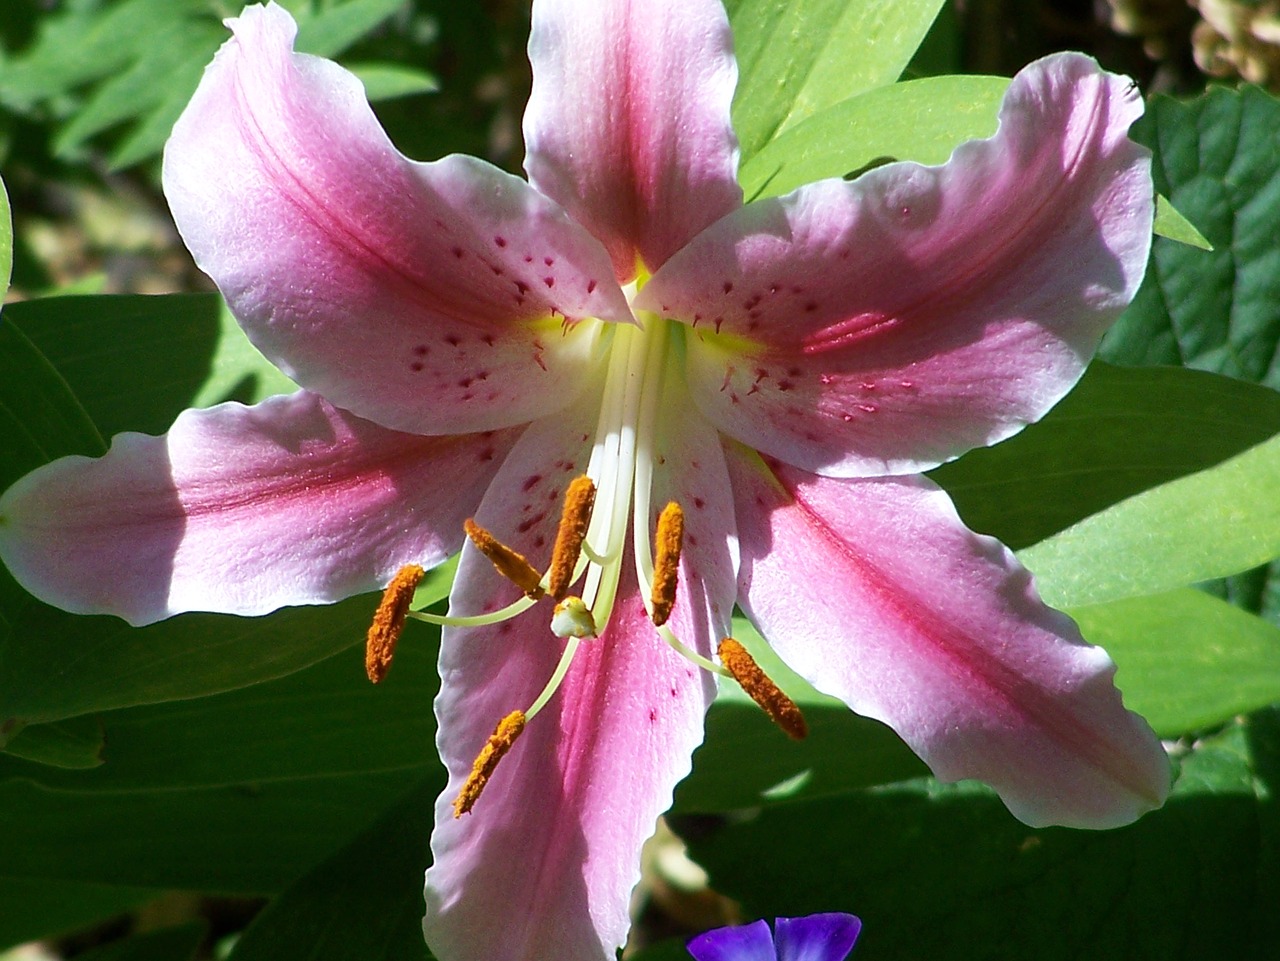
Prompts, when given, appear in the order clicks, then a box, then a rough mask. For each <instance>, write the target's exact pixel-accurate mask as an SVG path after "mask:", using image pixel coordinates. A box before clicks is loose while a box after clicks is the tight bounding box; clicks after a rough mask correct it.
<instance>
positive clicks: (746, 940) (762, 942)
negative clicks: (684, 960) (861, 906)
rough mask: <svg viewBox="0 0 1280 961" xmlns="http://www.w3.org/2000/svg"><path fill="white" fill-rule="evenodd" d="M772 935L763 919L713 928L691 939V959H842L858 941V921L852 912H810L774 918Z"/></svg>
mask: <svg viewBox="0 0 1280 961" xmlns="http://www.w3.org/2000/svg"><path fill="white" fill-rule="evenodd" d="M774 930H775V934H773V935H770V934H769V924H768V922H767V921H763V920H761V921H753V922H752V923H751V924H743V925H738V926H736V927H729V928H716V929H715V930H714V931H707V932H705V933H704V934H700V935H698V936H697V937H696V938H693V939H692V940H691V941H690V942H689V944H688V949H689V953H690V954H691V955H693V957H694V959H695V961H845V959H846V958H848V957H849V952H850V951H852V950H853V944H854V942H855V941H857V940H858V932H860V931H861V930H862V922H861V921H859V920H858V919H857V918H856V917H854V916H853V915H852V914H840V913H836V912H832V913H830V914H810V915H808V916H806V917H803V918H778V919H777V920H776V921H774Z"/></svg>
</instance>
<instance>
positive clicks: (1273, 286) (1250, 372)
mask: <svg viewBox="0 0 1280 961" xmlns="http://www.w3.org/2000/svg"><path fill="white" fill-rule="evenodd" d="M1277 129H1280V101H1277V100H1276V99H1275V98H1274V97H1272V96H1271V95H1270V94H1267V93H1265V92H1264V91H1262V90H1259V89H1257V88H1256V87H1244V88H1243V89H1242V90H1240V91H1239V92H1236V91H1232V90H1228V89H1226V88H1224V87H1213V88H1211V89H1210V90H1209V92H1208V93H1207V94H1205V95H1204V96H1203V97H1200V98H1199V99H1197V100H1193V101H1191V102H1190V103H1181V102H1179V101H1176V100H1173V99H1171V98H1168V97H1162V96H1157V97H1153V98H1152V100H1151V103H1150V106H1149V109H1148V112H1147V115H1146V116H1145V117H1144V118H1143V119H1142V120H1140V121H1139V122H1138V123H1137V124H1135V125H1134V128H1133V136H1134V137H1135V138H1136V139H1138V140H1140V141H1142V142H1143V143H1145V144H1147V145H1148V146H1150V147H1151V149H1152V153H1153V158H1152V160H1153V169H1152V173H1153V176H1154V179H1155V185H1156V190H1158V191H1159V192H1160V193H1161V194H1163V195H1165V196H1166V197H1168V198H1169V200H1170V202H1171V203H1172V204H1173V205H1174V206H1175V207H1176V208H1177V209H1178V210H1179V211H1180V212H1181V213H1182V214H1183V215H1184V216H1185V217H1186V218H1187V219H1188V220H1189V221H1191V223H1193V224H1194V225H1195V226H1196V227H1197V228H1198V229H1199V230H1200V231H1201V233H1203V234H1204V236H1205V237H1206V238H1207V239H1208V240H1209V242H1210V243H1212V244H1213V246H1214V250H1213V251H1212V252H1209V251H1204V250H1199V249H1197V248H1195V247H1188V246H1186V245H1185V244H1181V243H1176V242H1173V241H1170V240H1165V239H1162V238H1157V239H1156V241H1155V244H1154V246H1153V248H1152V256H1151V266H1150V269H1149V270H1148V271H1147V276H1146V279H1145V280H1144V281H1143V285H1142V288H1141V289H1140V290H1139V292H1138V296H1137V299H1135V300H1134V302H1133V304H1132V306H1131V307H1130V308H1129V310H1128V311H1127V312H1126V313H1125V315H1124V317H1123V318H1122V319H1121V321H1120V323H1118V324H1117V325H1116V327H1115V328H1114V329H1113V330H1112V331H1111V332H1110V333H1109V334H1108V335H1107V338H1106V340H1105V341H1104V342H1103V347H1102V356H1103V357H1105V358H1106V359H1108V360H1111V361H1115V362H1117V363H1129V364H1151V363H1158V364H1184V365H1186V366H1188V367H1198V368H1201V369H1203V370H1213V371H1218V372H1219V373H1224V374H1229V375H1231V376H1233V377H1240V378H1243V379H1245V380H1251V381H1256V382H1260V383H1264V384H1267V385H1269V386H1271V387H1280V364H1278V363H1277V362H1276V361H1277V345H1278V344H1280V311H1277V310H1276V304H1277V303H1280V245H1277V244H1276V224H1277V223H1280V151H1278V150H1277V149H1276V144H1275V131H1276V130H1277Z"/></svg>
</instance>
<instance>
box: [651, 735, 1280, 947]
mask: <svg viewBox="0 0 1280 961" xmlns="http://www.w3.org/2000/svg"><path fill="white" fill-rule="evenodd" d="M1275 727H1276V721H1275V718H1274V716H1273V715H1271V714H1270V713H1269V712H1268V713H1267V714H1266V715H1263V716H1260V717H1259V718H1257V719H1254V720H1253V721H1251V722H1250V723H1247V724H1243V725H1236V726H1232V727H1231V728H1230V729H1228V730H1227V731H1226V732H1224V733H1223V734H1222V735H1220V736H1217V737H1213V738H1209V739H1206V740H1204V741H1201V742H1200V743H1199V744H1198V746H1197V747H1196V749H1195V750H1194V751H1193V752H1191V753H1190V754H1189V755H1187V756H1186V757H1185V758H1184V759H1183V760H1182V771H1181V777H1180V779H1179V781H1178V783H1177V786H1176V787H1175V789H1174V793H1173V796H1172V798H1171V799H1170V801H1169V803H1168V804H1167V805H1166V807H1165V808H1164V809H1163V810H1160V811H1156V812H1153V813H1151V814H1148V815H1147V816H1146V817H1144V818H1143V819H1142V820H1141V821H1139V822H1138V823H1137V824H1134V825H1131V826H1129V827H1126V828H1121V829H1118V830H1114V831H1105V832H1104V831H1072V830H1067V829H1063V828H1045V829H1035V828H1029V827H1026V826H1025V825H1023V824H1020V823H1018V822H1017V821H1015V820H1014V819H1013V818H1012V817H1011V816H1010V815H1009V814H1008V812H1007V811H1006V810H1005V809H1004V807H1003V805H1001V804H1000V802H999V801H998V800H997V799H996V798H995V796H994V794H993V793H992V792H990V791H989V790H987V789H985V788H983V787H981V786H979V785H976V784H974V783H972V782H965V783H962V784H960V785H955V786H942V785H939V784H938V783H937V782H935V781H933V780H932V779H919V780H916V781H911V782H905V783H902V784H896V785H890V786H888V787H882V788H875V789H871V790H867V791H862V792H859V793H857V794H852V795H847V796H841V797H832V798H826V799H819V800H814V801H803V802H796V803H793V804H787V805H778V806H775V807H768V808H765V809H763V810H761V811H758V812H752V815H751V816H750V817H739V818H733V819H726V820H724V821H722V822H720V823H719V824H718V825H714V824H712V823H710V822H708V820H707V819H705V818H701V819H699V820H698V821H697V823H696V825H695V827H696V830H694V831H689V832H686V834H685V836H686V840H687V841H688V844H689V847H690V850H691V853H692V855H693V856H694V858H695V860H697V861H698V863H700V864H701V865H702V866H703V867H705V868H706V869H707V870H708V871H709V872H710V875H711V883H712V886H713V887H714V888H715V889H716V890H717V891H719V892H721V893H723V894H725V895H727V896H729V897H731V898H733V899H735V900H736V901H738V902H739V903H740V904H741V905H742V909H743V913H744V916H745V917H748V918H751V917H761V916H763V917H774V916H777V915H783V916H794V915H802V914H809V913H812V912H816V911H836V910H843V911H850V912H853V913H855V914H857V915H858V916H859V917H861V918H862V920H863V923H864V926H865V927H864V931H865V936H864V938H863V939H862V941H861V943H860V944H859V946H858V948H857V952H856V955H855V957H856V958H857V959H858V961H883V959H904V961H905V959H918V958H929V959H932V961H951V959H954V961H1004V959H1009V961H1014V959H1016V961H1025V959H1027V958H1035V959H1037V961H1068V959H1078V958H1083V957H1088V958H1091V959H1098V961H1133V959H1135V958H1152V959H1154V958H1161V957H1178V958H1218V957H1222V956H1223V952H1224V950H1225V951H1226V953H1227V954H1228V955H1230V956H1232V957H1242V958H1243V957H1264V956H1266V955H1265V951H1266V950H1267V948H1268V946H1274V944H1275V942H1274V941H1272V940H1270V939H1271V938H1272V937H1273V936H1274V934H1275V931H1276V921H1275V910H1274V908H1275V905H1274V900H1273V898H1272V895H1273V894H1274V887H1273V885H1272V883H1271V882H1270V881H1268V880H1265V879H1269V878H1272V877H1274V871H1275V867H1276V851H1277V848H1276V847H1275V845H1276V842H1277V839H1278V837H1280V836H1278V835H1277V829H1278V828H1280V817H1278V815H1280V810H1278V809H1277V808H1276V806H1275V804H1274V803H1273V800H1272V798H1273V797H1274V791H1275V790H1276V788H1277V786H1280V785H1277V783H1276V781H1275V774H1276V771H1275V764H1276V744H1275V740H1276V738H1275V730H1274V729H1275ZM673 825H674V826H675V827H677V829H679V828H680V821H679V819H674V820H673ZM1260 879H1263V880H1261V881H1260ZM1227 946H1230V947H1227ZM1255 952H1256V953H1255Z"/></svg>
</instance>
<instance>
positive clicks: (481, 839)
mask: <svg viewBox="0 0 1280 961" xmlns="http://www.w3.org/2000/svg"><path fill="white" fill-rule="evenodd" d="M597 413H598V398H597V403H596V404H595V405H592V404H590V403H580V404H578V405H576V406H575V407H574V408H571V409H570V410H569V411H567V412H566V413H565V414H564V415H563V416H562V417H557V418H555V419H554V420H552V419H549V420H546V421H539V422H537V423H535V424H533V425H531V426H530V428H529V429H528V431H527V433H526V434H525V435H524V436H523V437H522V438H521V440H520V442H519V443H518V444H517V446H516V447H515V449H514V450H513V451H512V454H511V455H510V457H509V458H508V459H507V461H506V463H505V464H504V465H503V467H502V471H501V473H500V474H499V476H498V477H497V478H496V479H495V481H494V483H493V485H492V487H491V488H490V490H489V492H488V493H487V494H486V495H485V499H484V501H483V503H482V504H481V506H480V508H479V510H478V511H477V512H476V519H477V521H478V522H479V523H480V524H482V525H484V526H485V527H486V528H488V529H489V530H491V531H493V532H494V533H495V534H497V535H499V536H500V537H502V539H503V540H505V541H507V542H508V543H510V544H511V546H513V547H514V548H515V549H517V550H519V551H521V552H522V553H524V554H525V555H526V556H527V557H528V558H529V559H530V560H531V561H532V562H533V563H534V564H536V565H539V566H542V565H544V564H545V563H546V559H547V556H548V554H549V551H550V548H551V544H552V542H553V539H554V536H555V528H556V523H557V521H558V519H559V503H560V497H561V495H562V493H563V490H564V485H565V484H567V483H568V481H569V480H570V479H571V478H572V477H574V476H575V475H576V474H578V473H581V472H582V470H583V469H584V468H585V466H586V463H587V460H588V457H589V451H590V446H589V445H590V436H591V432H592V429H593V428H594V426H595V418H596V415H597ZM584 436H585V437H586V439H585V440H584V439H583V438H584ZM628 556H629V554H628ZM622 577H623V580H622V583H621V585H620V588H621V589H620V592H619V598H618V603H617V607H616V608H615V610H614V614H613V618H612V619H611V620H610V622H609V625H608V628H607V629H606V630H605V631H604V633H603V634H602V636H601V637H599V638H597V639H594V640H588V641H584V642H583V644H582V646H581V647H580V648H579V650H578V654H577V657H576V658H575V660H574V661H573V664H572V666H571V668H570V670H569V672H568V675H567V676H566V678H565V680H564V682H563V684H562V686H561V687H560V689H559V691H558V693H557V694H556V696H555V698H554V699H553V700H552V701H551V702H550V703H549V704H548V705H547V707H546V708H545V709H544V710H543V711H542V712H541V713H539V714H538V715H536V716H535V717H534V718H532V719H531V720H530V721H529V722H528V725H527V726H526V727H525V729H524V733H523V734H522V735H521V736H520V738H519V740H517V741H516V743H515V745H514V747H513V748H512V750H511V752H510V753H509V754H508V755H507V756H506V757H505V758H504V759H503V761H502V762H501V764H500V765H499V766H498V768H497V770H496V772H495V774H494V776H493V778H492V780H491V781H490V782H489V784H488V786H487V787H486V789H485V791H484V793H483V795H482V796H481V797H480V799H479V801H478V802H477V803H476V805H475V808H474V809H473V810H472V811H471V813H469V814H467V815H465V816H464V817H462V818H461V819H455V818H454V817H453V811H452V808H451V804H452V802H453V799H454V797H455V795H456V794H457V792H458V790H459V788H460V787H461V785H462V783H463V781H464V780H465V778H466V777H467V775H468V773H469V772H470V770H471V765H472V762H473V760H474V759H475V757H476V754H477V753H478V752H479V750H480V748H481V746H482V745H483V744H484V742H485V740H486V738H487V737H488V735H489V734H490V733H491V732H492V730H493V728H494V726H495V725H496V723H497V722H498V720H499V719H500V718H502V717H504V716H505V715H506V714H508V713H509V712H511V711H512V710H525V709H527V708H528V707H529V706H530V704H531V703H532V701H533V700H534V698H535V697H536V696H537V694H538V693H539V691H540V690H541V689H542V687H543V685H544V684H545V682H546V681H547V680H548V679H549V678H550V677H551V674H552V672H553V670H554V668H555V664H556V662H557V660H558V658H559V656H560V651H561V649H562V647H563V644H564V642H563V641H562V640H560V639H558V638H556V637H554V636H552V634H551V632H550V630H549V623H550V616H551V608H550V601H549V600H545V599H544V600H543V601H541V602H539V604H538V605H536V606H535V607H533V608H532V609H531V610H529V611H526V612H525V613H524V614H522V615H520V616H519V617H518V618H516V619H514V620H510V621H506V622H504V623H502V624H499V625H496V626H493V627H488V628H472V629H466V630H461V629H453V628H448V629H446V630H445V632H444V638H443V643H442V646H441V653H440V673H441V678H442V687H441V693H440V696H439V698H438V699H437V701H436V716H437V718H438V719H439V733H438V745H439V748H440V753H441V756H442V758H443V759H444V762H445V765H446V766H447V768H448V770H449V774H450V779H449V785H448V787H447V788H446V790H445V792H444V794H442V795H441V798H440V801H439V802H438V804H437V807H436V829H435V831H434V832H433V834H432V839H431V843H432V851H433V853H434V864H433V865H432V867H431V869H430V870H429V871H428V873H427V887H426V902H427V915H426V919H425V922H424V931H425V934H426V938H427V943H428V945H429V946H430V948H431V950H432V952H433V953H434V954H435V956H436V957H438V958H439V959H440V961H471V959H473V958H484V959H485V961H542V959H546V958H555V959H556V961H601V959H603V958H606V957H612V956H613V953H614V951H615V949H616V948H617V947H619V946H620V945H621V944H622V943H623V941H624V940H625V939H626V934H627V929H628V927H629V924H630V922H629V916H628V900H629V895H630V891H631V889H632V888H633V887H634V886H635V883H636V881H637V880H638V878H639V874H640V847H641V845H642V843H643V842H644V840H645V839H646V838H647V837H648V836H649V835H650V834H651V833H652V832H653V829H654V824H655V821H656V819H657V817H658V815H659V814H661V813H662V812H663V811H664V810H665V809H666V808H667V807H668V806H669V805H670V803H671V796H672V791H673V789H674V787H675V784H676V782H677V781H679V780H680V778H682V777H683V776H684V775H685V774H686V773H688V771H689V767H690V756H691V754H692V751H693V749H694V748H695V747H696V746H697V744H698V743H699V742H700V741H701V739H702V725H703V715H704V713H705V711H706V708H707V706H708V705H709V704H710V701H711V698H712V696H713V693H714V691H713V686H712V685H711V684H710V682H709V681H708V680H707V678H706V677H705V676H700V675H701V672H700V671H698V670H697V669H696V668H695V667H694V666H693V665H692V664H690V663H689V662H688V661H686V660H684V659H682V658H681V657H679V656H678V655H676V654H675V653H674V652H673V651H672V650H671V649H670V648H669V647H667V646H666V645H665V644H664V643H662V641H661V640H660V639H659V638H658V637H657V635H656V633H655V632H654V629H653V627H652V625H651V624H650V623H649V621H648V618H647V616H646V615H645V612H644V607H643V605H642V603H641V600H640V597H639V595H638V593H637V591H636V587H635V582H636V575H635V572H634V568H633V566H632V565H631V564H630V563H628V564H627V565H626V568H625V569H624V571H623V575H622ZM517 596H518V592H517V591H516V590H515V589H514V588H513V587H512V586H511V585H508V584H506V583H505V582H503V581H501V580H500V578H499V577H498V575H497V574H496V573H495V572H494V571H493V568H492V566H491V565H490V564H489V562H488V561H487V560H484V559H483V558H480V557H479V556H477V554H476V552H475V551H474V550H472V549H470V548H469V547H468V548H467V549H465V550H464V551H463V555H462V559H461V562H460V565H459V571H458V577H457V581H456V582H455V585H454V592H453V596H452V598H451V610H452V611H453V612H455V613H463V614H465V613H475V612H479V611H484V610H492V609H494V608H495V607H497V606H501V605H503V604H506V603H508V602H509V601H511V600H513V599H515V597H517ZM704 653H705V652H704ZM624 768H625V771H626V774H625V776H623V775H622V771H623V769H624Z"/></svg>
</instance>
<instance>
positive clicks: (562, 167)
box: [524, 0, 742, 282]
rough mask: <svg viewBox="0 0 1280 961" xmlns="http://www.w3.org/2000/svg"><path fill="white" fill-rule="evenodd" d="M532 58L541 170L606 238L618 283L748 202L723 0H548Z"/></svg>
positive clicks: (533, 167) (535, 160)
mask: <svg viewBox="0 0 1280 961" xmlns="http://www.w3.org/2000/svg"><path fill="white" fill-rule="evenodd" d="M529 59H530V60H531V61H532V63H533V90H532V93H531V95H530V97H529V105H528V108H527V109H526V111H525V118H524V135H525V144H526V147H527V149H528V157H527V159H526V161H525V168H526V169H527V170H528V172H529V180H530V182H531V183H532V184H533V185H534V186H535V187H537V188H538V189H539V190H540V191H542V192H543V193H545V194H546V195H547V196H548V197H551V198H552V199H554V200H556V201H558V202H559V203H561V204H563V205H564V206H565V208H566V209H567V210H568V211H569V213H570V214H572V215H573V216H574V217H575V218H576V219H577V220H578V222H579V223H581V224H584V225H585V226H586V227H587V228H588V229H589V230H590V231H591V232H592V233H593V234H595V236H596V237H597V238H599V239H600V241H601V243H603V244H604V245H605V247H606V248H607V249H608V250H609V254H610V256H611V257H612V259H613V266H614V270H615V272H616V274H617V276H618V279H619V280H620V281H623V282H626V281H628V280H630V279H631V278H633V277H634V276H635V275H636V270H637V260H640V261H642V262H643V263H644V265H645V267H646V268H647V269H648V270H649V271H650V272H652V271H655V270H657V269H658V268H659V267H661V266H662V264H663V263H665V262H666V260H667V258H668V257H670V256H671V255H672V254H673V253H675V252H676V251H677V250H679V249H680V248H681V247H682V246H684V244H685V243H686V242H688V241H689V240H690V239H691V238H693V237H694V236H695V235H696V234H697V233H698V232H699V231H700V230H702V229H703V228H704V227H707V226H709V225H710V224H712V223H714V222H715V221H716V220H718V219H719V218H720V217H722V216H724V215H725V214H727V213H729V212H730V211H732V210H734V209H736V208H737V207H738V206H740V205H741V203H742V190H741V188H740V187H739V186H738V180H737V167H738V141H737V137H736V136H735V135H734V132H733V127H732V125H731V124H730V122H729V107H730V104H731V102H732V100H733V89H734V86H735V85H736V83H737V80H738V67H737V62H736V61H735V60H734V57H733V36H732V34H731V32H730V30H729V19H728V17H727V16H726V14H725V11H724V6H723V5H722V4H721V3H720V0H620V2H611V3H601V2H600V0H538V2H537V3H535V4H534V5H533V30H532V33H531V34H530V36H529Z"/></svg>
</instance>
